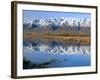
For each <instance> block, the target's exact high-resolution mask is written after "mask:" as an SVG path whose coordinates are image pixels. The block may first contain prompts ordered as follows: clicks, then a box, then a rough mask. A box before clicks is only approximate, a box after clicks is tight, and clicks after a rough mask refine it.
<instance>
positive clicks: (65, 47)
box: [23, 40, 90, 54]
mask: <svg viewBox="0 0 100 80" xmlns="http://www.w3.org/2000/svg"><path fill="white" fill-rule="evenodd" d="M23 44H24V47H26V48H28V49H31V50H32V51H40V52H46V53H49V54H57V53H59V54H90V46H89V45H82V44H80V43H72V44H71V43H69V42H66V43H65V42H61V41H44V40H34V41H31V40H30V41H29V40H25V41H24V42H23Z"/></svg>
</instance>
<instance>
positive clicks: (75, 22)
mask: <svg viewBox="0 0 100 80" xmlns="http://www.w3.org/2000/svg"><path fill="white" fill-rule="evenodd" d="M90 26H91V21H90V19H84V18H64V17H61V18H50V19H33V21H30V22H28V23H24V24H23V29H24V30H30V29H32V30H43V31H44V30H53V31H56V30H58V29H59V28H62V29H65V28H66V29H67V28H68V27H82V28H83V27H90Z"/></svg>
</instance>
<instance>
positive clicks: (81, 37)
mask: <svg viewBox="0 0 100 80" xmlns="http://www.w3.org/2000/svg"><path fill="white" fill-rule="evenodd" d="M23 37H24V39H31V40H32V39H33V40H34V39H35V38H43V39H45V40H64V41H71V42H75V43H82V44H90V42H91V38H90V36H89V35H86V34H83V33H79V34H72V33H66V34H64V33H63V34H62V33H56V34H55V33H51V34H50V33H49V34H44V33H42V34H41V33H40V34H39V33H36V32H24V35H23Z"/></svg>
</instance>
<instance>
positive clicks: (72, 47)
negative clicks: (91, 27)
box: [23, 40, 90, 67]
mask: <svg viewBox="0 0 100 80" xmlns="http://www.w3.org/2000/svg"><path fill="white" fill-rule="evenodd" d="M23 45H24V47H23V52H24V53H23V55H24V58H25V59H27V60H29V61H31V62H34V63H36V64H40V63H44V62H48V61H50V60H54V61H53V62H51V63H50V64H49V65H48V66H49V67H73V66H90V46H89V45H80V44H79V43H78V44H69V43H63V42H60V41H46V42H45V41H42V40H40V41H38V40H34V41H28V40H26V41H24V42H23Z"/></svg>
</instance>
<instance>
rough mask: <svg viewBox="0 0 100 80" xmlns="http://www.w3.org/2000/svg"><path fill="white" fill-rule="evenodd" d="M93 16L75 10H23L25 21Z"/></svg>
mask: <svg viewBox="0 0 100 80" xmlns="http://www.w3.org/2000/svg"><path fill="white" fill-rule="evenodd" d="M61 17H65V18H67V17H72V18H89V19H90V18H91V14H90V13H75V12H52V11H34V10H23V20H24V22H29V21H32V20H33V19H48V18H61Z"/></svg>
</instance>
